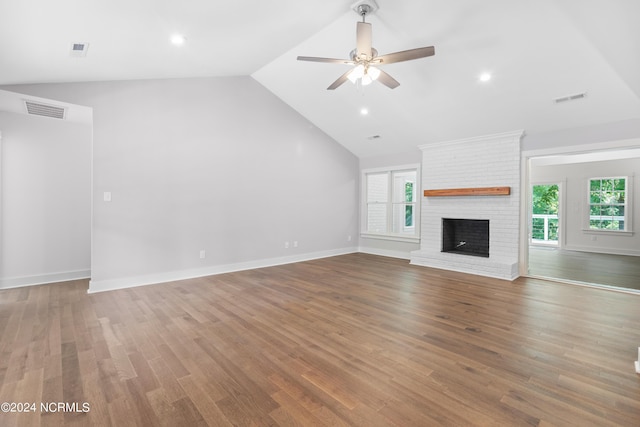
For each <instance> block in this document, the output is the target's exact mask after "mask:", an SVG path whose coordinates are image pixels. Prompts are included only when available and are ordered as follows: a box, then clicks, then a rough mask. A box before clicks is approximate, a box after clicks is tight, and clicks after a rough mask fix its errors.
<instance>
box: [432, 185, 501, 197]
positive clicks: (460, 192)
mask: <svg viewBox="0 0 640 427" xmlns="http://www.w3.org/2000/svg"><path fill="white" fill-rule="evenodd" d="M509 194H511V187H476V188H445V189H442V190H424V197H442V196H508V195H509Z"/></svg>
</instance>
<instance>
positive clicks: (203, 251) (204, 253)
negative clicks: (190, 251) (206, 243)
mask: <svg viewBox="0 0 640 427" xmlns="http://www.w3.org/2000/svg"><path fill="white" fill-rule="evenodd" d="M206 256H207V253H206V252H205V250H204V249H200V259H204V258H205V257H206Z"/></svg>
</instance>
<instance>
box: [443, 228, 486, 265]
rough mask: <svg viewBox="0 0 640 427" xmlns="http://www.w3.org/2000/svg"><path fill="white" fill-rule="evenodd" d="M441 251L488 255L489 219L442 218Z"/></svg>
mask: <svg viewBox="0 0 640 427" xmlns="http://www.w3.org/2000/svg"><path fill="white" fill-rule="evenodd" d="M442 252H449V253H455V254H461V255H471V256H477V257H484V258H488V257H489V220H488V219H459V218H442Z"/></svg>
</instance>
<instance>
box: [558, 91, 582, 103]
mask: <svg viewBox="0 0 640 427" xmlns="http://www.w3.org/2000/svg"><path fill="white" fill-rule="evenodd" d="M586 96H587V92H582V93H576V94H573V95H567V96H562V97H560V98H556V99H554V100H553V102H555V103H556V104H562V103H563V102H569V101H576V100H578V99H584V98H585V97H586Z"/></svg>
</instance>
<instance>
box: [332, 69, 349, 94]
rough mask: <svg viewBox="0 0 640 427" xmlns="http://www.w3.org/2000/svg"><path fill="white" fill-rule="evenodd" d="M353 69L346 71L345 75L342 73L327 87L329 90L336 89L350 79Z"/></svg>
mask: <svg viewBox="0 0 640 427" xmlns="http://www.w3.org/2000/svg"><path fill="white" fill-rule="evenodd" d="M352 71H353V70H349V71H347V72H346V73H344V74H343V75H341V76H340V77H338V80H336V81H335V82H333V83H331V85H330V86H329V87H328V88H327V90H334V89H336V88H337V87H339V86H340V85H342V83H344V82H346V81H347V80H349V74H350V73H351V72H352Z"/></svg>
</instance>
